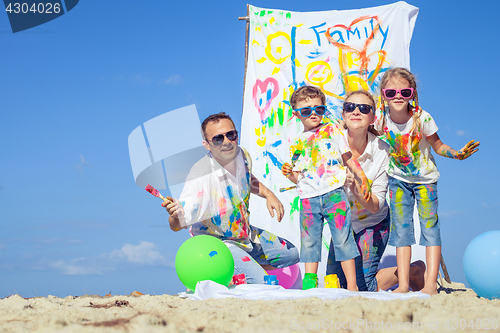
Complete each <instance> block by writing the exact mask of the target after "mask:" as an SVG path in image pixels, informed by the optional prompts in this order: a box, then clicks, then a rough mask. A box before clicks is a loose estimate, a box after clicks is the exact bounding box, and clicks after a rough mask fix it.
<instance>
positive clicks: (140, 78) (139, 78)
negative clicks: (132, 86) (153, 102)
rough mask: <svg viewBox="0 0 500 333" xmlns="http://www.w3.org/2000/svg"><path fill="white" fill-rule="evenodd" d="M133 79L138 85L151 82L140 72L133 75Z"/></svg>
mask: <svg viewBox="0 0 500 333" xmlns="http://www.w3.org/2000/svg"><path fill="white" fill-rule="evenodd" d="M133 80H134V81H135V82H137V83H139V84H140V85H148V84H150V83H151V79H149V78H147V77H145V76H143V75H141V74H137V75H136V76H134V77H133Z"/></svg>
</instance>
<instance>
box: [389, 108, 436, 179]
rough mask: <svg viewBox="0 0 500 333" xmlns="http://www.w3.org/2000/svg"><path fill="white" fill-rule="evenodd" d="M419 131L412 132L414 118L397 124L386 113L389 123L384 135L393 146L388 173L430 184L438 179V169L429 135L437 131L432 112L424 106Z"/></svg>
mask: <svg viewBox="0 0 500 333" xmlns="http://www.w3.org/2000/svg"><path fill="white" fill-rule="evenodd" d="M421 112H422V114H421V115H420V131H415V132H418V133H416V134H414V135H413V136H410V134H409V133H410V131H411V128H412V126H413V118H410V120H408V121H407V122H406V124H396V123H395V122H393V121H392V120H391V117H390V116H389V115H388V114H387V115H386V127H385V128H384V129H383V131H384V135H383V136H382V137H381V138H382V139H383V140H384V141H385V142H387V143H388V144H389V146H390V150H389V158H390V159H389V165H388V167H387V174H388V175H389V176H391V177H394V178H396V179H399V180H401V181H404V182H407V183H414V184H430V183H435V182H436V181H437V180H438V179H439V171H438V169H437V166H436V162H435V161H434V156H432V154H431V145H430V143H429V141H428V140H427V137H429V136H431V135H432V134H434V133H436V132H437V131H438V127H437V125H436V123H435V122H434V119H433V118H432V117H431V115H430V114H429V113H427V112H425V111H424V110H421Z"/></svg>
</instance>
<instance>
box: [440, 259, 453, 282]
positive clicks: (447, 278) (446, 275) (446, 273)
mask: <svg viewBox="0 0 500 333" xmlns="http://www.w3.org/2000/svg"><path fill="white" fill-rule="evenodd" d="M441 268H442V269H443V274H444V280H445V281H446V282H448V283H451V279H450V276H449V275H448V270H447V269H446V264H445V263H444V258H443V255H442V254H441Z"/></svg>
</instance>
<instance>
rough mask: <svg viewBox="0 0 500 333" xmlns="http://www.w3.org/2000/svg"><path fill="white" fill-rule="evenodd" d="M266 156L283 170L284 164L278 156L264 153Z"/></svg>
mask: <svg viewBox="0 0 500 333" xmlns="http://www.w3.org/2000/svg"><path fill="white" fill-rule="evenodd" d="M264 155H267V156H268V157H269V159H270V160H271V162H272V163H273V164H274V165H275V166H276V167H277V168H278V169H280V170H281V166H282V165H283V162H280V161H279V160H278V158H277V157H276V156H274V155H273V154H272V153H270V152H268V151H267V152H264Z"/></svg>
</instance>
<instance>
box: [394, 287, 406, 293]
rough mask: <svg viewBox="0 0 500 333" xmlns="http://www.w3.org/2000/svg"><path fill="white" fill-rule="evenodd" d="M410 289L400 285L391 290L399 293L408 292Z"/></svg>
mask: <svg viewBox="0 0 500 333" xmlns="http://www.w3.org/2000/svg"><path fill="white" fill-rule="evenodd" d="M409 291H410V289H408V288H402V287H397V288H396V289H394V290H393V291H392V292H393V293H401V294H406V293H407V292H409Z"/></svg>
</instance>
